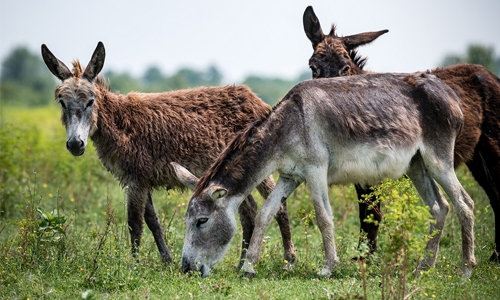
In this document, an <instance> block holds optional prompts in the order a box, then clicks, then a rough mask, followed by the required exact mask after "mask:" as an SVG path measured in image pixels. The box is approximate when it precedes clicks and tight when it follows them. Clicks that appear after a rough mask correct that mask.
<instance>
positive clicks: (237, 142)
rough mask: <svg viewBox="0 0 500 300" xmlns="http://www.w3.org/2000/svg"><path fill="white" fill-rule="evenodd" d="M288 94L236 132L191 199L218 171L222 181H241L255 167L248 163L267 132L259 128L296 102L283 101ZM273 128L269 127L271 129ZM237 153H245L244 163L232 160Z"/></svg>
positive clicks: (293, 99)
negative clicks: (281, 109)
mask: <svg viewBox="0 0 500 300" xmlns="http://www.w3.org/2000/svg"><path fill="white" fill-rule="evenodd" d="M287 96H288V94H287V95H285V97H284V98H283V99H282V100H281V101H279V102H278V103H277V104H276V105H275V106H274V107H273V108H272V110H270V111H269V112H268V114H267V115H266V116H264V117H263V118H261V119H258V120H256V121H254V122H252V123H250V124H249V125H248V126H247V127H246V128H245V129H243V130H241V131H239V132H237V133H236V134H235V135H234V137H233V139H232V140H231V141H230V142H229V143H228V145H227V146H226V148H225V149H224V150H223V151H222V153H221V154H220V155H219V156H218V158H217V159H216V161H215V162H214V163H213V164H212V166H211V167H210V168H209V169H208V170H207V171H206V172H205V173H204V174H203V175H202V176H201V177H200V180H199V181H198V182H197V184H196V186H195V189H194V193H193V197H195V196H197V195H199V194H201V193H202V192H203V190H204V189H205V188H207V187H208V185H209V183H210V181H211V180H212V179H213V178H214V176H215V175H216V174H217V173H219V171H220V170H222V169H224V172H223V174H224V176H223V178H224V180H231V181H235V182H238V181H241V180H242V179H243V178H244V176H245V174H246V173H248V170H249V169H251V168H254V167H255V164H251V163H248V162H255V161H256V160H257V159H258V157H257V156H255V154H256V153H257V152H258V150H259V149H261V147H265V145H264V144H263V141H264V140H265V139H264V136H265V135H267V134H268V133H267V132H261V131H259V128H260V127H261V126H263V125H264V124H265V123H267V122H274V123H276V122H277V121H278V119H277V118H278V117H280V116H278V115H277V114H274V111H276V110H277V109H278V108H280V107H281V106H282V105H284V104H285V103H287V102H289V101H293V102H297V97H291V98H289V99H288V100H289V101H285V98H287ZM272 115H274V118H273V120H270V116H272ZM298 115H300V117H301V118H302V117H303V113H300V112H299V113H298ZM279 121H281V120H279ZM272 127H274V126H271V128H272ZM239 151H245V152H246V153H245V155H244V156H243V157H245V158H246V159H245V160H244V161H239V160H234V159H232V156H233V155H234V153H237V152H239Z"/></svg>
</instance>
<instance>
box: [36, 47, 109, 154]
mask: <svg viewBox="0 0 500 300" xmlns="http://www.w3.org/2000/svg"><path fill="white" fill-rule="evenodd" d="M105 55H106V54H105V51H104V45H103V44H102V43H101V42H99V43H98V44H97V48H96V49H95V51H94V54H93V55H92V58H91V60H90V63H89V64H88V65H87V68H86V69H85V71H83V72H82V67H81V65H80V63H79V62H78V61H76V62H73V72H71V71H70V70H69V69H68V67H66V65H65V64H64V63H62V62H61V61H60V60H59V59H57V58H56V57H55V56H54V54H52V52H50V50H49V49H48V48H47V46H45V44H44V45H42V57H43V60H44V62H45V64H46V65H47V67H48V68H49V70H50V72H52V74H54V75H55V76H56V77H57V78H59V79H60V80H61V81H62V83H61V84H60V85H59V86H57V88H56V90H55V99H56V100H57V101H58V102H59V104H60V105H61V108H62V115H61V119H62V122H63V124H64V126H65V127H66V134H67V138H68V139H67V141H66V148H67V149H68V150H69V152H71V154H73V155H75V156H79V155H82V154H83V153H84V152H85V148H86V147H87V138H88V137H89V136H92V134H93V133H94V132H95V130H96V128H97V124H96V123H97V112H96V110H95V109H94V100H95V97H96V88H95V85H94V81H95V79H96V77H97V75H98V74H99V72H100V71H101V70H102V66H103V65H104V57H105Z"/></svg>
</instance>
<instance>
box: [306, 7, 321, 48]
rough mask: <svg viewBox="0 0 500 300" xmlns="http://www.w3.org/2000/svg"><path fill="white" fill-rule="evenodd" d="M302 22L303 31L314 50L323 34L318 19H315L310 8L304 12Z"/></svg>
mask: <svg viewBox="0 0 500 300" xmlns="http://www.w3.org/2000/svg"><path fill="white" fill-rule="evenodd" d="M302 22H303V24H304V31H305V32H306V35H307V37H308V38H309V40H310V41H311V43H312V45H313V48H314V49H315V48H316V46H317V45H318V44H319V43H320V42H321V41H322V40H323V38H324V37H325V35H324V34H323V30H321V25H320V24H319V20H318V17H316V14H315V13H314V10H313V8H312V6H308V7H307V8H306V10H305V11H304V16H303V17H302Z"/></svg>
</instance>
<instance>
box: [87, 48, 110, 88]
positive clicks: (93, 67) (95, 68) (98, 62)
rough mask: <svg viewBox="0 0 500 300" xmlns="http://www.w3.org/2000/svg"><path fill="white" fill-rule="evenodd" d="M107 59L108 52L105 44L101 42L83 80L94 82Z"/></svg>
mask: <svg viewBox="0 0 500 300" xmlns="http://www.w3.org/2000/svg"><path fill="white" fill-rule="evenodd" d="M105 57H106V51H105V50H104V44H103V43H102V42H99V43H98V44H97V47H96V48H95V50H94V54H92V58H91V59H90V62H89V64H88V65H87V67H86V68H85V72H83V78H85V79H87V80H88V81H90V82H93V81H94V79H95V78H96V77H97V75H98V74H99V72H101V70H102V67H103V66H104V58H105Z"/></svg>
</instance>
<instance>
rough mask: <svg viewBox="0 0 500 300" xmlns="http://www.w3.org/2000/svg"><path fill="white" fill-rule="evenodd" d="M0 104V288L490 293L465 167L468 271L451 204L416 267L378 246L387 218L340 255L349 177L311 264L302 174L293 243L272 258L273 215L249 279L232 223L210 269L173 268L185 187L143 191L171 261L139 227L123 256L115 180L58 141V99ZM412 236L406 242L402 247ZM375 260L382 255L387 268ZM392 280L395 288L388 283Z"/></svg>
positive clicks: (486, 228)
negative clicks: (429, 254)
mask: <svg viewBox="0 0 500 300" xmlns="http://www.w3.org/2000/svg"><path fill="white" fill-rule="evenodd" d="M1 113H2V115H1V116H0V117H1V120H0V125H1V127H0V133H1V135H0V147H1V151H0V163H1V164H2V169H1V174H0V189H1V191H0V192H1V199H0V210H1V212H0V222H1V223H0V299H192V298H198V299H222V298H224V299H226V298H229V299H365V298H367V299H380V298H387V299H389V298H391V299H392V298H412V299H432V298H436V299H499V298H500V296H499V295H500V286H499V285H498V282H499V280H500V266H499V265H498V264H492V263H489V262H488V258H489V257H490V255H491V253H492V251H493V245H492V244H493V240H494V230H493V228H494V221H493V213H492V210H491V207H490V205H489V200H488V199H487V198H486V196H485V195H484V193H483V191H482V190H481V189H480V188H479V187H478V186H477V185H476V184H475V182H474V181H473V180H472V179H471V177H470V174H469V173H468V171H467V170H466V169H465V168H461V169H459V171H458V174H459V178H460V181H461V182H462V183H463V185H464V187H465V188H466V189H467V191H468V192H469V194H470V195H471V197H472V198H473V199H474V200H475V209H474V212H475V217H476V226H475V235H476V259H477V261H478V266H477V267H476V269H475V270H474V272H473V274H472V277H471V278H470V279H469V280H464V279H463V278H462V277H461V271H460V261H461V237H460V226H459V222H458V220H457V218H456V216H455V215H454V212H453V211H451V212H450V214H449V217H448V219H447V223H446V227H445V232H444V235H443V239H442V241H441V245H440V252H439V258H438V261H437V265H436V267H435V268H433V269H430V270H429V271H427V272H425V273H424V274H423V275H422V276H420V277H415V276H414V275H413V274H412V271H413V269H414V268H415V267H416V264H417V261H418V256H416V257H415V256H408V260H407V263H406V265H402V264H400V263H399V262H397V261H396V260H395V259H393V258H395V257H396V256H398V255H406V254H407V253H410V252H409V251H406V252H404V253H402V252H398V251H399V250H398V249H396V250H386V251H385V252H384V251H382V249H390V248H389V247H387V246H388V245H389V244H390V243H392V242H393V241H392V240H391V239H392V237H394V235H395V234H398V231H397V228H396V227H397V225H393V226H394V227H392V228H385V229H384V230H382V231H381V236H380V238H379V245H380V247H381V250H380V251H378V252H377V253H376V254H375V255H374V257H372V258H371V259H370V260H368V261H367V262H365V263H359V262H357V261H353V260H351V258H352V257H354V256H356V255H358V254H359V250H358V249H357V243H358V232H359V221H358V219H357V218H358V214H357V202H356V200H355V199H356V197H355V192H354V189H353V188H352V187H350V186H349V187H332V188H331V189H330V199H331V203H332V207H333V211H334V215H335V230H336V244H337V248H338V252H339V257H340V260H341V263H340V265H339V266H338V268H337V269H336V270H335V271H334V272H333V274H332V276H331V278H322V277H319V276H317V275H316V273H317V272H318V271H319V270H320V268H321V265H322V259H323V254H322V253H323V250H322V244H321V236H320V233H319V229H318V228H317V226H316V225H315V218H314V211H313V208H312V204H311V201H310V199H309V194H308V192H307V190H306V189H305V188H304V186H300V187H299V188H298V189H297V190H296V191H295V192H294V194H293V195H292V197H290V199H289V200H288V207H289V210H290V215H291V220H292V228H293V239H294V243H295V247H296V250H297V254H298V261H297V262H296V264H295V266H294V268H293V270H292V271H284V270H282V266H283V264H284V262H283V257H282V246H281V238H280V236H279V230H278V228H277V224H276V223H273V224H272V225H271V227H270V228H269V230H268V231H267V233H266V234H267V236H266V239H265V244H264V246H263V247H262V259H261V261H260V262H259V264H258V265H257V266H256V271H257V276H256V277H255V278H254V279H252V280H248V279H245V278H242V277H241V274H240V273H238V272H237V271H235V269H234V266H236V265H237V262H238V258H239V252H240V248H239V244H240V240H241V234H240V233H238V234H237V235H236V236H235V237H234V239H233V242H232V246H231V248H230V250H229V252H228V253H227V254H226V256H225V257H224V259H223V261H221V262H220V263H219V264H217V265H216V266H215V267H214V269H213V270H212V274H211V276H210V277H208V278H200V277H199V276H196V275H186V274H182V273H181V272H180V254H181V249H182V243H183V236H184V230H185V228H184V222H183V215H184V213H185V208H186V204H187V202H188V201H189V196H190V195H189V193H179V192H177V191H164V190H160V191H155V193H154V201H155V205H156V209H157V212H158V213H159V216H160V219H161V222H162V224H163V226H164V229H165V231H166V237H167V244H168V245H169V247H170V249H171V251H172V253H173V259H174V262H173V264H172V265H169V266H164V265H162V263H161V261H160V258H159V255H158V251H157V249H156V245H155V243H154V241H153V238H152V235H151V233H150V232H149V230H148V229H147V227H146V228H145V232H144V241H143V246H142V248H141V252H140V262H139V263H136V262H135V261H132V260H131V257H130V242H129V235H128V229H127V225H126V205H125V193H124V190H123V189H122V188H121V187H120V186H119V185H118V183H117V181H116V180H115V179H114V178H113V177H112V176H111V175H110V174H109V173H108V172H107V171H106V170H105V169H104V167H102V165H101V164H100V162H99V160H98V159H97V155H96V153H95V150H94V149H93V148H92V146H91V147H90V148H89V149H88V151H87V152H86V153H85V154H84V155H83V156H81V157H73V156H71V154H69V153H68V152H67V151H66V150H65V147H64V144H65V136H66V134H65V132H64V128H63V127H62V125H61V124H60V121H59V112H58V108H57V107H52V106H49V107H46V108H40V109H20V108H8V107H7V108H5V107H4V108H2V111H1ZM398 184H400V183H396V184H395V185H390V184H389V188H392V189H395V190H397V191H403V193H402V196H401V195H400V196H397V195H396V196H394V195H393V194H389V196H391V197H393V198H394V197H396V198H397V197H401V198H404V195H410V194H412V193H414V191H413V192H412V191H407V190H404V189H401V188H400V187H399V186H398ZM256 198H258V199H260V198H259V197H258V196H257V195H256ZM395 202H396V201H395ZM259 203H262V199H260V200H259ZM396 203H401V202H400V201H399V202H396ZM395 205H396V206H393V205H392V204H390V200H388V202H387V205H384V206H383V208H384V210H388V209H390V208H391V209H392V208H398V206H397V205H398V204H395ZM420 205H423V204H422V201H417V203H411V206H410V209H412V207H416V208H418V207H419V206H420ZM415 211H417V212H418V211H419V210H417V209H415ZM420 216H421V215H417V216H416V217H415V216H414V217H411V216H409V217H408V216H402V217H401V218H409V220H411V221H412V222H413V221H415V226H417V225H419V224H420V223H418V221H424V222H425V221H426V220H423V219H425V218H420ZM387 218H389V215H387ZM419 218H420V219H422V220H418V219H419ZM393 221H394V220H393ZM395 221H397V218H396V220H395ZM391 224H397V222H396V223H391ZM422 224H425V223H422ZM420 225H421V224H420ZM415 228H417V227H415ZM417 229H418V228H417ZM417 229H415V230H414V231H411V232H408V231H407V232H405V233H404V234H408V236H409V237H415V236H416V234H419V232H420V231H418V230H417ZM238 232H239V231H238ZM391 235H392V237H391ZM422 239H423V238H422ZM407 240H410V239H409V238H408V239H407ZM414 243H418V241H416V242H414ZM417 246H418V245H416V244H411V245H410V246H409V248H408V249H413V247H415V249H416V248H418V247H417ZM388 251H389V252H388ZM390 251H394V256H393V257H389V258H390V259H387V258H386V257H387V256H388V255H387V254H389V256H391V255H390V254H391V253H393V252H390ZM387 267H393V269H391V270H392V271H391V273H390V274H387V272H386V270H387ZM401 278H404V284H403V285H402V284H401V283H400V282H401ZM402 286H404V293H398V291H397V290H398V289H399V288H401V287H402ZM386 288H388V289H386ZM391 289H392V292H391ZM382 293H384V294H382Z"/></svg>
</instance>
